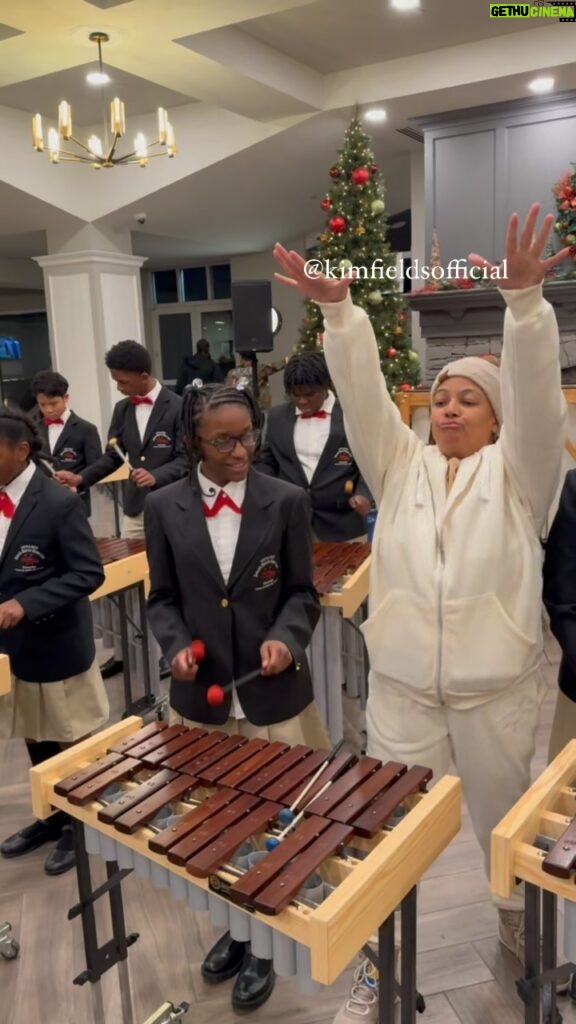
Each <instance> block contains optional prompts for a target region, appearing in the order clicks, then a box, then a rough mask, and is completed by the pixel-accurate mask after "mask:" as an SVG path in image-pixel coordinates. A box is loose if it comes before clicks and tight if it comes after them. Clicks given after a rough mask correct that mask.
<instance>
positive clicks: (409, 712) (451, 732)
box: [366, 671, 576, 910]
mask: <svg viewBox="0 0 576 1024" xmlns="http://www.w3.org/2000/svg"><path fill="white" fill-rule="evenodd" d="M369 686H370V695H369V697H368V703H367V707H366V728H367V735H368V745H367V753H368V754H369V755H370V756H372V757H378V758H380V760H382V761H401V762H403V763H404V764H407V765H408V766H410V765H414V764H421V765H425V766H426V767H427V768H431V769H432V771H433V772H434V781H437V780H438V779H440V778H441V777H442V776H443V775H446V774H447V773H448V771H449V769H450V763H451V761H453V762H454V764H455V768H456V775H459V776H460V778H461V781H462V790H463V795H464V799H465V800H466V803H467V805H468V810H469V811H470V817H471V819H472V825H473V828H474V831H475V833H476V837H477V839H478V841H479V843H480V845H481V847H482V849H483V851H484V856H485V860H486V871H487V874H488V876H489V874H490V837H491V833H492V829H494V828H495V827H496V825H498V823H499V822H500V821H501V819H502V818H503V817H504V815H505V814H507V813H508V811H509V810H510V808H511V807H513V806H514V804H515V803H516V802H517V801H518V800H519V799H520V797H521V796H523V795H524V793H525V792H526V790H527V789H528V788H529V786H530V781H531V780H530V762H531V760H532V756H533V754H534V748H535V741H536V729H537V726H538V719H539V714H540V705H541V702H542V698H543V696H544V692H545V684H544V681H543V679H542V675H541V673H540V672H539V671H538V672H536V673H534V675H532V676H530V677H529V678H528V679H526V680H524V682H522V683H519V684H518V685H517V686H514V687H512V688H511V689H509V690H504V692H503V693H501V694H500V695H499V696H498V697H495V698H494V699H493V700H490V701H488V702H487V703H485V704H480V705H478V706H477V707H473V708H468V709H459V710H456V709H455V708H453V707H447V706H445V705H438V706H427V705H424V704H419V703H417V702H416V701H415V700H412V699H411V697H409V696H407V695H405V694H404V693H400V692H399V691H398V690H397V689H396V688H395V687H393V686H392V685H391V684H390V683H388V681H387V680H386V679H384V678H383V677H382V676H378V675H377V674H376V673H374V672H372V673H371V674H370V684H369ZM574 707H575V708H576V705H574ZM495 903H496V905H497V906H498V907H499V908H501V909H504V910H506V909H508V910H522V909H523V901H522V899H521V896H520V894H519V893H518V895H516V894H514V896H513V897H511V898H510V899H508V900H495Z"/></svg>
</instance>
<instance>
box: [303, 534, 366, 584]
mask: <svg viewBox="0 0 576 1024" xmlns="http://www.w3.org/2000/svg"><path fill="white" fill-rule="evenodd" d="M370 550H371V546H370V544H367V543H356V542H353V543H351V544H337V543H335V544H331V543H330V544H326V543H322V542H316V543H315V544H314V546H313V562H314V586H315V587H316V590H317V591H318V593H319V594H321V595H323V594H329V593H330V591H332V590H334V589H335V588H336V587H337V586H341V581H342V577H343V576H351V575H352V574H353V573H355V572H357V570H358V569H359V568H360V566H361V565H362V564H363V563H364V562H365V561H366V559H367V558H368V557H369V555H370Z"/></svg>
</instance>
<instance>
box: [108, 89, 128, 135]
mask: <svg viewBox="0 0 576 1024" xmlns="http://www.w3.org/2000/svg"><path fill="white" fill-rule="evenodd" d="M110 127H111V129H112V134H113V135H124V132H125V131H126V114H125V109H124V104H123V102H122V100H119V99H118V97H117V96H116V97H115V99H113V100H112V102H111V104H110Z"/></svg>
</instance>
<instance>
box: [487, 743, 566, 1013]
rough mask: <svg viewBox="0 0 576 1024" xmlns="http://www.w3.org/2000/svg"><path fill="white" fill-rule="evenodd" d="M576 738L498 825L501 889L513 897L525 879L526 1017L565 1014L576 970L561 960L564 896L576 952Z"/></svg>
mask: <svg viewBox="0 0 576 1024" xmlns="http://www.w3.org/2000/svg"><path fill="white" fill-rule="evenodd" d="M575 819H576V740H572V741H571V742H570V743H569V744H568V746H567V747H565V749H564V750H563V751H562V753H561V754H559V756H558V757H557V758H556V759H555V760H554V761H553V762H552V763H551V764H550V765H549V766H548V768H546V769H545V771H544V772H543V773H542V775H541V776H540V777H539V778H538V779H537V780H536V781H535V782H534V784H533V785H532V786H531V787H530V789H529V790H528V791H527V792H526V793H525V794H524V796H523V797H522V798H521V799H520V800H519V801H518V803H517V804H515V806H514V807H513V808H512V810H511V811H509V813H508V814H507V815H506V817H505V818H503V819H502V821H501V822H500V824H499V825H498V826H497V828H496V829H494V831H493V833H492V849H491V865H492V867H491V874H492V891H493V892H494V893H495V895H497V896H500V897H503V898H509V897H510V896H511V895H512V894H513V892H514V890H515V887H516V885H517V883H518V881H523V882H524V900H525V909H526V959H525V976H524V978H522V979H521V980H520V981H519V982H517V988H518V992H519V994H520V997H521V998H522V1000H523V1002H524V1003H525V1018H524V1019H525V1022H526V1024H539V1022H540V1021H545V1022H546V1024H557V1022H560V1021H561V1019H562V1018H561V1016H560V1014H559V1013H558V1010H557V1007H556V1000H555V986H556V984H557V983H558V982H565V981H567V980H568V978H569V976H570V974H571V973H573V972H576V965H575V964H574V963H571V962H570V963H567V964H564V965H561V966H557V941H556V924H557V921H556V917H557V901H558V897H563V898H564V900H565V903H564V925H565V927H564V952H565V954H566V955H567V956H568V957H569V959H570V960H571V961H573V960H576V884H575V883H576V848H575V845H574V844H575V840H576V820H575Z"/></svg>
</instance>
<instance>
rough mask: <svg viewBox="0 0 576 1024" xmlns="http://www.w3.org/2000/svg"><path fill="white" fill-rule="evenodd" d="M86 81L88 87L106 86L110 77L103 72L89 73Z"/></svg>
mask: <svg viewBox="0 0 576 1024" xmlns="http://www.w3.org/2000/svg"><path fill="white" fill-rule="evenodd" d="M86 81H87V82H89V83H90V85H107V84H108V82H109V81H110V75H107V74H106V72H105V71H89V72H88V74H87V75H86Z"/></svg>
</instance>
